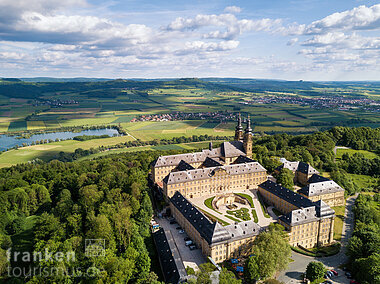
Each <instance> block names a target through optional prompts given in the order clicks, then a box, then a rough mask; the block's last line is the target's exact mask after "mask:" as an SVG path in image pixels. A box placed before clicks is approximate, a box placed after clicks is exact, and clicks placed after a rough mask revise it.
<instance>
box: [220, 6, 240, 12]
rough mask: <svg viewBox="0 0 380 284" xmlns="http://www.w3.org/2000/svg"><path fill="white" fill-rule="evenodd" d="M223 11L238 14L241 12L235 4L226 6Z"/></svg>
mask: <svg viewBox="0 0 380 284" xmlns="http://www.w3.org/2000/svg"><path fill="white" fill-rule="evenodd" d="M224 12H227V13H233V14H238V13H240V12H241V8H240V7H237V6H228V7H226V8H225V9H224Z"/></svg>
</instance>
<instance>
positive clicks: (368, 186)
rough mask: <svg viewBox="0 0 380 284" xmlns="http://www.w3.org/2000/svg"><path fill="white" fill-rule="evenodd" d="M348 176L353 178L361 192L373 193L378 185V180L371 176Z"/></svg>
mask: <svg viewBox="0 0 380 284" xmlns="http://www.w3.org/2000/svg"><path fill="white" fill-rule="evenodd" d="M348 175H349V176H350V177H351V178H352V180H353V182H354V183H355V185H356V186H357V187H358V188H359V191H372V190H373V188H374V187H376V185H377V183H378V179H377V178H374V177H371V176H366V175H356V174H348Z"/></svg>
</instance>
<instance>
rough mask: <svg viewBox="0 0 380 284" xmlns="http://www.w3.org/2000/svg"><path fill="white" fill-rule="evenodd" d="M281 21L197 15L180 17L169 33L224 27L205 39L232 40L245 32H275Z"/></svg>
mask: <svg viewBox="0 0 380 284" xmlns="http://www.w3.org/2000/svg"><path fill="white" fill-rule="evenodd" d="M281 22H282V21H281V20H280V19H268V18H264V19H259V20H250V19H242V20H239V19H238V18H236V16H235V15H232V14H220V15H196V16H195V17H194V18H182V17H178V18H176V19H175V20H174V21H173V22H171V23H170V24H169V25H168V26H167V27H166V30H168V31H188V30H190V31H194V30H198V29H201V28H206V27H222V28H224V29H225V30H214V31H211V32H208V33H205V34H203V37H204V38H218V39H225V40H232V39H235V38H236V37H238V36H239V35H241V34H242V33H243V32H251V31H256V32H258V31H266V32H269V31H271V30H275V29H276V28H278V27H279V25H280V24H281Z"/></svg>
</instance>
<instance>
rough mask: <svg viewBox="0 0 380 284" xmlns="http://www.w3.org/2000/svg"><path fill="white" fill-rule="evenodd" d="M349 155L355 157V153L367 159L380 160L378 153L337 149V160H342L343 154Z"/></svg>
mask: <svg viewBox="0 0 380 284" xmlns="http://www.w3.org/2000/svg"><path fill="white" fill-rule="evenodd" d="M346 153H348V154H349V155H353V154H355V153H359V154H363V155H364V157H366V158H367V159H374V158H379V155H377V154H376V153H373V152H370V151H366V150H354V149H337V150H336V158H337V159H341V158H342V156H343V154H346Z"/></svg>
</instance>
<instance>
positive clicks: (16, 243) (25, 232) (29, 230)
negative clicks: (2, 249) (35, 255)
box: [11, 215, 39, 267]
mask: <svg viewBox="0 0 380 284" xmlns="http://www.w3.org/2000/svg"><path fill="white" fill-rule="evenodd" d="M38 218H39V217H38V216H36V215H32V216H29V217H26V218H25V223H24V225H23V229H22V231H21V232H20V233H18V234H15V235H12V236H11V240H12V251H15V252H32V251H33V227H34V225H35V223H36V222H37V220H38ZM11 265H12V266H17V267H24V266H28V265H29V263H28V262H23V261H22V260H21V258H18V261H17V262H16V263H13V262H11Z"/></svg>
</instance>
